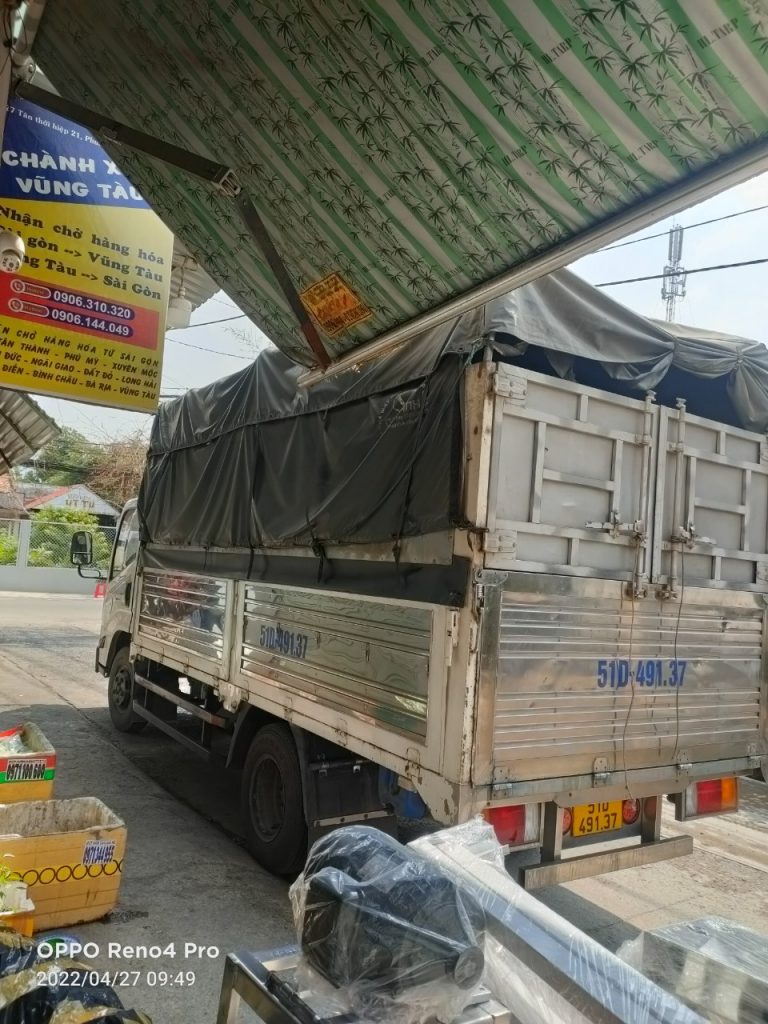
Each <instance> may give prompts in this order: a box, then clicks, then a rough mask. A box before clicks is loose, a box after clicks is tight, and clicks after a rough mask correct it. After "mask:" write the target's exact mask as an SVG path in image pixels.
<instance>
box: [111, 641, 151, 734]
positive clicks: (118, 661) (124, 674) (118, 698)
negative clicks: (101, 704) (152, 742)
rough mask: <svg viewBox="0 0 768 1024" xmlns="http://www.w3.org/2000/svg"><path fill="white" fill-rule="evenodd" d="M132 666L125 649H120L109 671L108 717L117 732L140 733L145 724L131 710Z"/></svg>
mask: <svg viewBox="0 0 768 1024" xmlns="http://www.w3.org/2000/svg"><path fill="white" fill-rule="evenodd" d="M133 691H134V681H133V665H132V664H131V659H130V656H129V651H128V648H127V647H121V648H120V650H119V651H118V652H117V654H116V655H115V656H114V658H113V659H112V665H111V666H110V669H109V684H108V686H107V700H108V702H109V717H110V718H111V719H112V724H113V725H114V727H115V728H116V729H117V731H118V732H141V730H142V729H143V728H144V726H145V725H146V724H147V723H146V722H145V720H144V719H143V718H139V716H138V715H137V714H136V713H135V711H134V710H133Z"/></svg>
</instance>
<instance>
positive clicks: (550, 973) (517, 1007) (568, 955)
mask: <svg viewBox="0 0 768 1024" xmlns="http://www.w3.org/2000/svg"><path fill="white" fill-rule="evenodd" d="M411 846H412V848H413V849H416V850H418V852H419V853H421V854H423V855H424V856H425V857H428V858H430V859H431V860H433V861H434V863H435V864H436V865H437V866H438V867H439V868H440V869H441V870H442V871H443V872H444V873H445V874H446V875H448V877H450V878H453V879H454V881H455V882H456V883H457V884H458V885H459V886H460V887H461V888H462V889H463V890H464V891H465V892H467V893H471V894H472V896H473V897H474V899H475V901H476V902H477V903H478V904H479V905H480V906H481V907H482V908H483V910H484V912H485V918H486V943H485V959H486V973H485V983H486V985H487V986H488V988H489V989H490V990H491V992H492V993H493V994H494V996H495V997H496V999H498V1000H499V1001H500V1002H501V1003H503V1004H504V1005H505V1006H507V1007H508V1008H509V1009H510V1010H511V1011H512V1014H513V1015H514V1016H515V1017H516V1018H517V1019H518V1020H519V1021H520V1022H521V1024H587V1022H589V1024H592V1022H593V1021H596V1020H605V1019H608V1018H610V1019H611V1020H618V1021H623V1022H626V1024H703V1021H704V1019H705V1018H704V1017H702V1016H700V1015H699V1014H698V1013H696V1012H695V1011H694V1010H692V1009H690V1008H689V1007H688V1006H686V1005H685V1004H684V1003H683V1002H681V1001H680V1000H679V999H677V998H676V997H675V996H673V995H670V994H669V993H667V992H665V991H664V990H663V989H661V988H660V987H659V986H658V985H656V984H654V983H653V982H652V981H649V980H648V979H647V978H645V977H643V976H642V975H641V974H639V973H638V972H637V971H636V970H634V969H633V968H632V967H630V966H628V965H627V964H626V963H624V962H623V961H622V960H620V959H619V958H618V957H617V956H615V955H614V954H613V953H611V952H610V951H609V950H607V949H605V948H604V947H603V946H600V945H599V944H598V943H597V942H595V941H594V940H593V939H591V938H589V936H587V935H585V934H584V933H583V932H581V931H580V930H579V929H578V928H576V927H575V926H574V925H572V924H570V923H569V922H568V921H566V920H564V919H563V918H562V917H560V915H558V914H556V913H555V912H554V911H552V910H550V909H549V908H548V907H546V906H545V905H544V904H543V903H542V902H541V901H540V900H538V899H536V898H535V897H534V896H531V894H530V893H528V892H526V891H525V890H524V889H523V888H521V887H520V886H519V885H518V884H517V883H516V882H515V881H514V880H513V879H512V878H511V877H510V876H509V874H508V873H507V871H506V870H505V868H504V855H503V850H502V848H501V846H500V845H499V843H498V841H497V840H496V837H495V835H494V832H493V829H492V827H491V826H490V825H489V824H488V823H487V822H485V821H483V820H482V819H481V818H476V819H475V820H474V821H471V822H468V823H467V824H466V825H459V826H457V827H455V828H451V829H445V830H444V831H442V832H437V833H435V834H434V835H431V836H425V837H423V838H421V839H418V840H416V841H415V842H414V843H412V844H411ZM610 1015H613V1016H612V1017H611V1016H610Z"/></svg>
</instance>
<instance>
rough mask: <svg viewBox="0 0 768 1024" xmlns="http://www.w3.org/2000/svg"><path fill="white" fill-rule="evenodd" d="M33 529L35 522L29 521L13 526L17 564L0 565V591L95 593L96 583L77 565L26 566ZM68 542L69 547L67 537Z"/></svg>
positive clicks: (22, 521)
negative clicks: (86, 577)
mask: <svg viewBox="0 0 768 1024" xmlns="http://www.w3.org/2000/svg"><path fill="white" fill-rule="evenodd" d="M31 529H32V522H31V520H29V519H26V520H21V521H20V522H17V523H14V524H13V531H14V534H15V535H16V537H17V539H18V553H17V556H16V564H15V565H0V591H2V590H5V591H8V590H11V591H13V590H15V591H23V592H25V593H28V594H29V593H31V594H93V592H94V590H95V588H96V583H97V581H96V580H90V579H82V578H81V577H80V576H79V575H78V573H77V569H76V568H75V567H74V566H72V567H71V568H66V569H60V568H55V569H53V568H47V567H44V566H36V565H28V564H27V560H28V557H29V538H30V531H31ZM69 529H71V527H70V528H69ZM68 533H69V531H67V534H68ZM65 539H66V543H67V545H68V543H69V541H68V537H67V538H65Z"/></svg>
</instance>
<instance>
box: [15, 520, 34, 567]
mask: <svg viewBox="0 0 768 1024" xmlns="http://www.w3.org/2000/svg"><path fill="white" fill-rule="evenodd" d="M31 534H32V520H31V519H22V521H21V522H20V523H19V546H18V548H17V549H16V568H17V569H26V567H27V565H28V564H29V538H30V536H31Z"/></svg>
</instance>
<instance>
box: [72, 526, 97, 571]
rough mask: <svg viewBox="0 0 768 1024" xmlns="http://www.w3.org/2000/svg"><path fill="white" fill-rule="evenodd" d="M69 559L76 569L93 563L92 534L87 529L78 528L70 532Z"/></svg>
mask: <svg viewBox="0 0 768 1024" xmlns="http://www.w3.org/2000/svg"><path fill="white" fill-rule="evenodd" d="M69 560H70V562H71V563H72V565H76V566H77V567H78V569H79V568H80V567H81V566H84V565H93V536H92V535H91V534H90V533H88V531H87V530H78V531H77V533H73V534H72V541H71V543H70V545H69Z"/></svg>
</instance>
